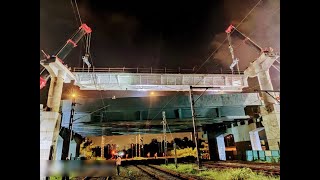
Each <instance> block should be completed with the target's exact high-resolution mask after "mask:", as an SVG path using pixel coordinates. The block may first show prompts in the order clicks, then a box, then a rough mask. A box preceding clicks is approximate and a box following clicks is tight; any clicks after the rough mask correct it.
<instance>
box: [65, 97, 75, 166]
mask: <svg viewBox="0 0 320 180" xmlns="http://www.w3.org/2000/svg"><path fill="white" fill-rule="evenodd" d="M75 106H76V95H75V94H72V102H71V113H70V120H69V127H68V129H69V131H70V136H69V142H68V144H69V146H67V147H66V148H67V156H66V157H68V158H69V160H71V156H70V154H69V151H70V145H71V141H72V139H73V132H72V125H73V121H74V108H75Z"/></svg>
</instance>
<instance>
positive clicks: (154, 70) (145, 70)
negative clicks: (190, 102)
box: [73, 67, 244, 75]
mask: <svg viewBox="0 0 320 180" xmlns="http://www.w3.org/2000/svg"><path fill="white" fill-rule="evenodd" d="M73 72H109V73H115V72H117V73H151V74H152V73H155V74H194V73H195V72H197V74H235V75H236V74H239V73H240V74H243V73H244V71H233V72H232V71H231V70H226V69H218V70H213V71H207V70H202V71H198V69H196V68H192V69H184V68H180V67H179V68H177V69H168V68H166V67H165V68H152V67H150V68H141V67H140V68H139V67H137V68H127V67H122V68H108V67H107V68H96V67H92V68H82V67H75V68H73Z"/></svg>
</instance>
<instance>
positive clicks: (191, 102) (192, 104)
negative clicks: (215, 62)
mask: <svg viewBox="0 0 320 180" xmlns="http://www.w3.org/2000/svg"><path fill="white" fill-rule="evenodd" d="M192 89H205V90H204V91H203V92H202V93H201V94H200V96H199V97H198V98H197V99H196V100H194V99H193V94H192ZM208 89H214V87H209V86H207V87H192V86H190V90H189V95H190V106H191V114H192V123H193V133H194V142H195V144H196V149H197V151H196V152H197V164H198V168H199V169H200V168H201V159H200V157H199V155H200V151H199V148H198V133H197V131H196V122H195V118H196V115H195V114H196V113H195V109H194V105H195V103H196V102H197V101H198V99H199V98H200V97H201V96H202V95H203V94H204V93H205V92H206V91H207V90H208Z"/></svg>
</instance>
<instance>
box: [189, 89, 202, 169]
mask: <svg viewBox="0 0 320 180" xmlns="http://www.w3.org/2000/svg"><path fill="white" fill-rule="evenodd" d="M189 95H190V105H191V115H192V124H193V133H194V143H195V145H196V152H197V154H196V155H197V165H198V168H199V169H200V158H199V149H198V137H197V136H198V133H197V132H196V122H195V110H194V99H193V94H192V86H190V90H189Z"/></svg>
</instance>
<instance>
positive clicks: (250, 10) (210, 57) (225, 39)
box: [152, 0, 262, 120]
mask: <svg viewBox="0 0 320 180" xmlns="http://www.w3.org/2000/svg"><path fill="white" fill-rule="evenodd" d="M261 1H262V0H259V1H258V3H257V4H256V5H255V6H254V7H253V8H252V9H251V10H250V11H249V13H248V14H247V15H246V16H245V17H244V18H243V19H242V20H241V21H240V23H239V24H238V25H237V26H236V28H238V27H239V26H240V25H241V24H242V22H243V21H244V20H245V19H246V18H247V17H248V16H249V15H250V14H251V12H252V11H253V10H254V9H255V8H256V7H257V6H258V4H259V3H260V2H261ZM233 31H234V30H232V31H231V32H230V35H231V33H232V32H233ZM226 40H227V38H225V39H224V40H223V41H222V43H221V44H220V45H219V46H218V47H217V48H216V49H215V50H214V51H213V52H212V53H211V54H210V55H209V57H208V58H207V59H206V60H205V61H204V62H203V63H202V64H201V65H200V67H199V68H198V70H197V71H196V72H195V73H194V74H196V73H197V72H198V71H199V70H200V69H201V68H202V66H203V65H204V64H205V63H206V62H207V61H208V60H209V59H210V58H211V57H212V55H214V54H215V52H217V51H218V50H219V49H220V48H221V47H222V45H223V44H224V42H225V41H226ZM203 79H204V77H203ZM203 79H201V80H200V81H198V82H197V83H196V85H198V84H199V83H200V82H201V81H202V80H203ZM177 95H178V93H177V94H176V95H175V96H174V97H173V98H175V97H176V96H177ZM173 98H172V99H173ZM172 99H171V100H170V101H169V102H168V103H167V104H165V105H164V106H163V107H162V108H161V111H162V109H164V108H165V107H166V106H167V105H168V104H169V103H170V102H171V101H172ZM161 111H159V113H161ZM159 113H158V114H159ZM158 114H157V115H158ZM157 115H156V116H157ZM156 116H155V117H156ZM155 117H154V118H155ZM154 118H152V120H153V119H154Z"/></svg>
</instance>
